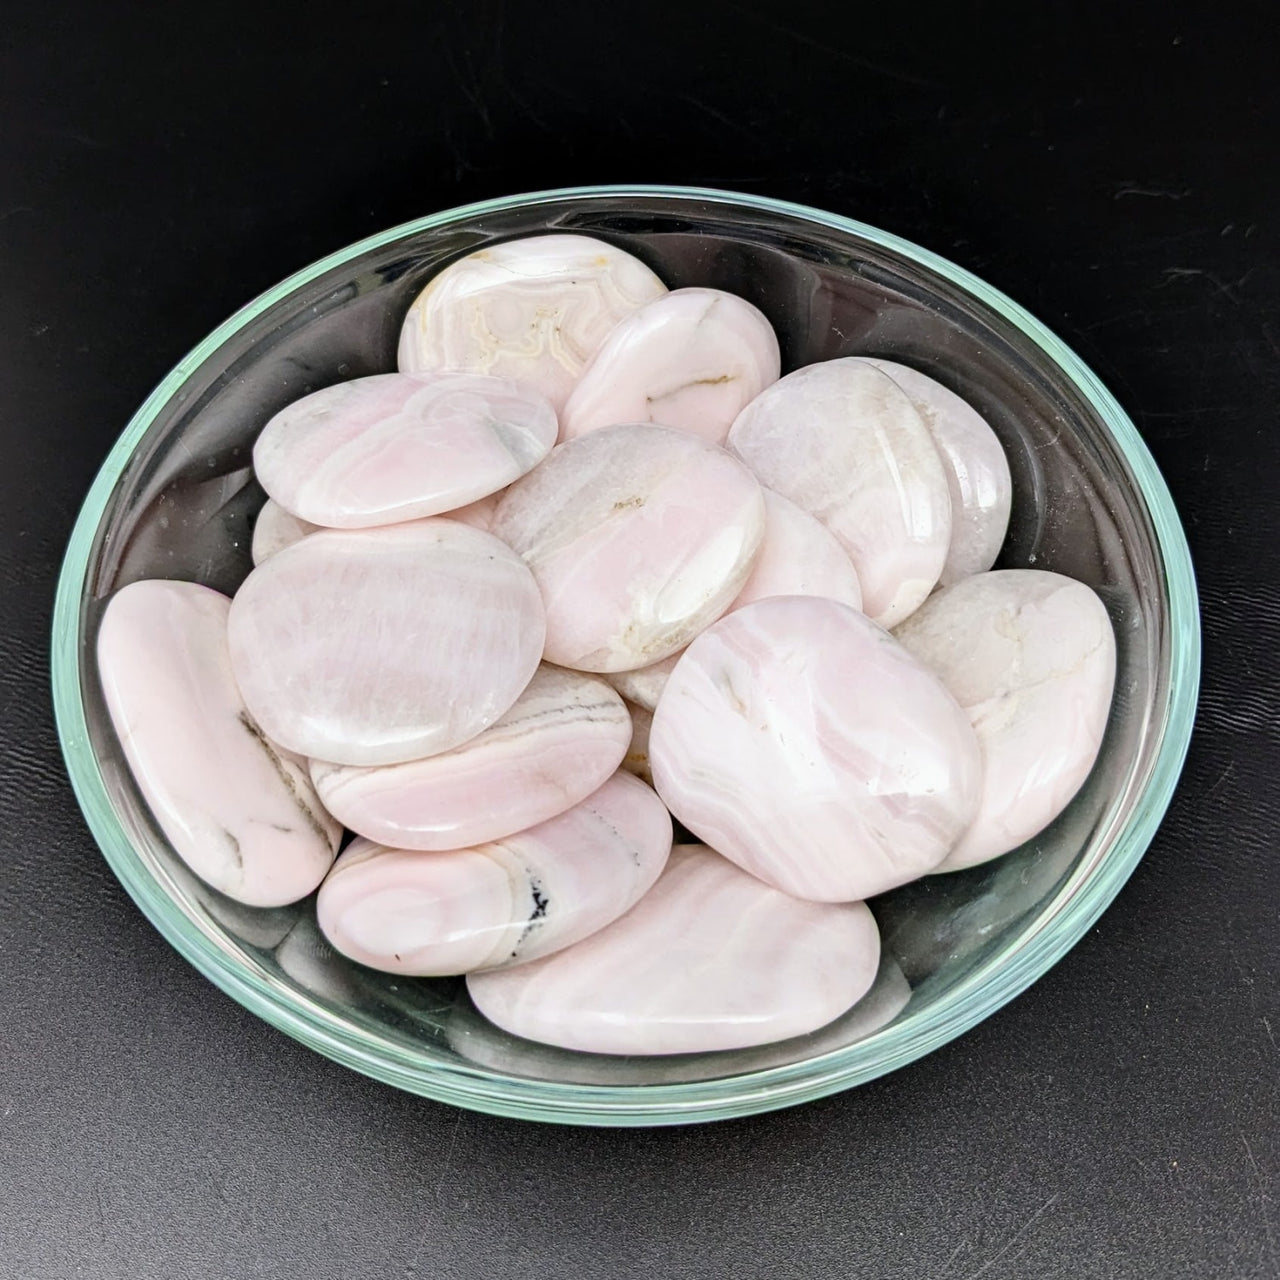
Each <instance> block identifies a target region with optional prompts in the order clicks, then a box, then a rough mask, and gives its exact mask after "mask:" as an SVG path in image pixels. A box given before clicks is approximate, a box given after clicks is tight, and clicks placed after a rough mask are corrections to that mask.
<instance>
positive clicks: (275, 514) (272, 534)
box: [249, 498, 320, 565]
mask: <svg viewBox="0 0 1280 1280" xmlns="http://www.w3.org/2000/svg"><path fill="white" fill-rule="evenodd" d="M319 527H320V526H319V525H315V524H312V523H311V522H310V521H308V520H299V519H298V517H297V516H295V515H294V514H293V513H292V512H291V511H286V510H285V509H284V508H283V507H282V506H281V505H280V504H279V503H278V502H276V501H275V500H274V499H272V498H268V499H267V500H266V502H264V503H263V504H262V510H261V511H259V512H258V518H257V519H256V520H255V521H254V522H253V542H252V543H251V544H250V547H249V554H250V556H252V558H253V563H254V564H255V565H260V564H261V563H262V562H263V561H264V560H269V559H270V558H271V557H272V556H273V555H275V553H276V552H277V551H283V550H284V549H285V547H291V546H293V544H294V543H295V542H301V541H302V539H303V538H305V537H306V536H307V534H309V533H315V531H316V530H317V529H318V528H319Z"/></svg>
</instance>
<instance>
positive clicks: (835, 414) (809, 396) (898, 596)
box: [728, 358, 951, 627]
mask: <svg viewBox="0 0 1280 1280" xmlns="http://www.w3.org/2000/svg"><path fill="white" fill-rule="evenodd" d="M728 447H729V449H730V450H731V451H732V452H733V453H736V454H737V455H738V457H740V458H742V460H743V461H744V462H746V464H747V465H748V466H749V467H750V468H751V470H752V471H753V472H755V474H756V476H757V477H758V479H759V480H760V483H761V484H763V485H766V486H767V487H768V488H770V489H774V490H776V491H777V492H778V493H781V494H782V495H783V497H786V498H790V499H791V500H792V501H793V502H794V503H796V505H797V506H799V507H802V508H803V509H804V510H805V511H807V512H808V513H809V514H810V515H812V516H816V517H817V518H818V519H819V520H820V521H822V523H823V524H824V525H826V526H827V528H828V529H830V530H831V532H832V533H834V534H835V536H836V537H837V538H838V539H839V540H840V542H841V545H842V546H844V548H845V550H846V551H848V553H849V555H850V557H851V559H852V560H853V565H854V568H855V569H856V570H857V572H858V579H859V581H860V583H861V585H862V596H863V607H864V608H865V610H866V613H867V615H868V617H870V618H872V619H873V620H874V621H876V622H879V623H880V624H881V625H882V626H886V627H889V626H893V625H894V624H895V623H896V622H899V621H901V620H902V619H903V618H905V617H906V616H907V615H908V614H909V613H910V612H911V611H912V610H913V609H915V608H916V607H917V606H918V605H919V604H920V603H921V602H922V601H923V600H924V599H925V598H926V597H927V596H928V594H929V592H930V591H931V590H932V589H933V586H934V584H935V583H936V582H937V580H938V575H939V574H940V573H941V572H942V568H943V565H944V564H945V562H946V558H947V549H948V546H949V544H950V539H951V499H950V497H949V495H948V490H947V477H946V472H945V470H944V469H943V465H942V461H941V459H940V458H939V456H938V450H937V448H936V447H935V445H934V443H933V437H932V436H931V435H930V433H929V429H928V428H927V427H926V426H925V424H924V421H923V420H922V419H921V417H920V414H919V413H918V412H917V411H916V409H915V407H914V406H913V405H912V403H911V400H910V399H909V397H908V396H907V394H906V393H905V392H904V391H902V390H901V389H900V388H899V387H898V386H897V384H896V383H895V382H894V381H893V380H892V379H891V378H889V377H888V375H887V374H884V373H881V372H880V370H879V369H875V368H872V367H871V366H870V365H868V364H866V363H865V362H864V361H861V360H857V359H852V358H849V359H841V360H828V361H824V362H823V363H821V364H813V365H808V366H807V367H805V368H803V369H798V370H796V372H795V373H791V374H788V375H787V376H786V377H785V378H783V379H782V380H781V381H779V382H775V383H774V384H773V386H771V387H768V388H766V389H765V391H764V392H763V393H762V394H761V395H759V396H758V397H757V398H756V399H755V400H753V401H752V402H751V404H749V405H748V406H747V407H746V408H745V409H744V410H743V411H742V413H741V414H740V415H739V416H738V419H737V421H736V422H735V423H734V424H733V427H732V429H731V430H730V432H729V439H728Z"/></svg>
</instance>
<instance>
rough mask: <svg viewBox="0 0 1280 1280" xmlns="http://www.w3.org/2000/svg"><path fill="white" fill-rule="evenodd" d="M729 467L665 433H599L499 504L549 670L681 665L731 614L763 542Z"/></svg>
mask: <svg viewBox="0 0 1280 1280" xmlns="http://www.w3.org/2000/svg"><path fill="white" fill-rule="evenodd" d="M764 523H765V508H764V498H763V497H762V495H761V492H760V486H759V485H758V484H757V483H756V481H755V479H754V478H753V477H752V475H751V473H750V472H749V471H748V470H747V469H746V467H744V466H743V465H742V463H740V462H739V461H738V460H737V459H736V458H733V457H731V456H730V455H729V454H728V453H726V452H725V451H724V450H723V449H720V448H718V447H717V446H715V445H712V444H708V443H707V442H706V441H705V440H700V439H699V438H698V437H696V436H693V435H689V434H688V433H687V432H684V431H675V430H672V429H671V428H669V427H656V426H652V425H649V424H644V425H641V424H629V425H621V426H613V427H602V428H601V429H600V430H598V431H592V432H589V433H588V434H587V435H585V436H581V437H579V438H578V439H576V440H570V441H568V442H567V443H566V444H562V445H557V446H556V448H555V449H553V450H552V452H551V454H550V456H549V457H548V458H547V460H546V461H545V462H544V463H543V464H542V465H541V466H539V467H538V468H537V469H536V470H535V471H533V472H531V473H530V474H529V475H527V476H525V477H523V478H522V479H520V480H518V481H516V483H515V484H513V485H512V486H511V487H510V488H509V489H508V490H507V492H506V494H505V495H504V496H503V499H502V501H501V502H500V503H499V504H498V512H497V515H496V517H495V519H494V523H493V532H494V533H495V534H496V535H497V536H498V537H500V538H501V539H502V540H503V541H504V542H506V543H507V544H508V545H510V546H511V547H512V548H513V549H514V550H515V551H516V552H518V553H519V554H520V555H522V556H523V557H524V559H525V561H526V563H527V564H528V565H529V568H530V569H531V570H532V571H533V576H534V578H535V579H536V580H537V583H538V588H539V590H540V591H541V592H542V598H543V601H544V602H545V604H546V609H547V645H546V657H547V660H548V661H549V662H554V663H556V664H557V665H559V666H563V667H573V668H575V669H578V670H582V671H601V672H604V671H624V670H627V669H629V668H632V667H641V666H645V665H647V664H648V663H651V662H656V661H658V660H659V659H660V658H664V657H666V656H667V655H668V654H670V653H674V652H676V651H677V650H678V649H681V648H682V647H683V646H684V645H685V644H687V643H688V642H689V640H690V639H692V638H693V636H695V635H697V633H698V632H699V631H701V630H702V628H703V627H705V626H706V625H707V624H708V623H709V622H711V621H712V620H713V619H714V618H717V617H718V616H719V615H720V614H721V613H723V612H724V610H725V609H726V608H728V606H729V605H730V604H731V603H732V601H733V599H734V597H735V596H736V595H737V594H738V592H739V591H740V590H741V589H742V586H743V584H744V583H745V582H746V580H747V576H748V575H749V574H750V572H751V568H752V565H753V564H754V561H755V557H756V553H757V551H758V550H759V547H760V542H761V539H762V538H763V536H764Z"/></svg>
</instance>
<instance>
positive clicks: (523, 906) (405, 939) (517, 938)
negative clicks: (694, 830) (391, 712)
mask: <svg viewBox="0 0 1280 1280" xmlns="http://www.w3.org/2000/svg"><path fill="white" fill-rule="evenodd" d="M670 851H671V817H670V815H669V814H668V813H667V811H666V809H665V808H663V805H662V802H661V801H660V800H659V799H658V797H657V796H656V795H654V793H653V792H652V791H651V790H650V789H649V788H648V787H646V786H645V785H644V783H642V782H640V781H638V780H637V779H635V778H633V777H632V776H631V775H630V774H627V773H619V774H616V775H615V776H614V777H612V778H611V779H609V781H608V782H606V783H605V784H604V786H602V787H601V788H600V789H599V790H597V791H596V792H595V793H594V794H592V795H591V796H588V797H587V799H585V800H583V801H581V802H580V803H579V804H577V805H575V806H574V807H573V808H571V809H568V810H566V811H565V812H564V813H562V814H559V815H558V816H557V817H554V818H552V819H550V820H549V821H547V822H544V823H541V824H540V825H538V826H535V827H532V828H530V829H529V830H527V831H522V832H520V833H518V834H516V835H512V836H508V837H507V838H506V839H503V840H499V841H493V842H490V843H486V844H481V845H476V846H475V847H472V848H466V849H454V850H451V851H447V852H437V853H425V852H419V851H410V850H404V849H388V848H385V847H383V846H381V845H378V844H375V843H373V842H372V841H369V840H363V839H360V840H356V841H355V843H353V844H352V845H351V846H350V847H349V848H348V849H347V850H346V851H345V852H344V853H343V854H342V856H341V858H339V859H338V862H337V864H336V865H335V866H334V869H333V871H332V872H331V873H330V875H329V877H328V879H327V880H326V881H325V883H324V885H323V887H322V888H321V890H320V896H319V898H318V900H317V903H316V915H317V919H318V920H319V922H320V927H321V929H322V930H323V931H324V934H325V936H326V937H327V938H328V939H329V941H330V942H331V943H332V944H333V945H334V946H335V947H336V948H337V949H338V950H339V951H341V952H342V953H343V955H346V956H349V957H350V958H351V959H353V960H357V961H359V962H360V963H361V964H366V965H370V966H371V967H373V968H375V969H383V970H386V971H387V972H389V973H403V974H414V975H418V976H421V977H427V976H432V975H442V974H455V973H471V972H474V971H475V970H478V969H491V968H498V967H502V966H507V965H519V964H523V963H525V962H526V961H531V960H535V959H537V958H538V957H540V956H546V955H549V954H550V953H551V952H553V951H558V950H559V949H560V948H562V947H567V946H570V945H571V944H573V943H575V942H578V941H579V940H581V939H583V938H585V937H587V936H588V935H589V934H591V933H594V932H595V931H596V930H598V929H601V928H603V927H604V926H606V925H607V924H609V923H610V922H611V921H613V920H616V919H617V918H618V917H619V916H620V915H622V914H623V913H624V912H625V911H627V910H628V909H629V908H630V907H632V906H633V905H634V904H635V903H636V902H637V901H638V900H639V899H640V898H641V896H642V895H643V894H644V893H645V892H646V890H648V889H649V887H650V886H651V885H652V884H653V883H654V881H655V880H656V879H657V878H658V876H659V874H660V873H661V871H662V868H663V866H664V865H665V864H666V861H667V855H668V854H669V853H670Z"/></svg>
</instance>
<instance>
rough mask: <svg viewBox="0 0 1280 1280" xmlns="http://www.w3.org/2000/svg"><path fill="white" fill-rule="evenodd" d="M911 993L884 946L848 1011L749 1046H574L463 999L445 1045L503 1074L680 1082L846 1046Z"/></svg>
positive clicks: (875, 1027)
mask: <svg viewBox="0 0 1280 1280" xmlns="http://www.w3.org/2000/svg"><path fill="white" fill-rule="evenodd" d="M910 999H911V986H910V984H909V983H908V982H907V980H906V978H905V977H904V975H903V973H902V970H901V969H900V968H899V967H898V965H897V964H895V963H894V961H893V960H892V959H890V958H889V957H888V956H886V955H885V954H884V952H883V951H882V952H881V955H880V968H879V970H878V971H877V973H876V976H875V980H874V981H873V982H872V984H871V989H870V990H869V991H868V992H867V993H866V995H864V996H862V997H861V998H860V999H859V1000H858V1003H857V1004H855V1005H854V1006H853V1008H852V1009H850V1010H849V1012H848V1013H845V1014H842V1015H841V1016H840V1017H838V1018H836V1019H835V1021H834V1022H829V1023H827V1024H826V1026H824V1027H820V1028H819V1029H818V1030H817V1031H812V1032H810V1033H809V1034H808V1035H803V1036H790V1037H788V1038H787V1039H785V1040H776V1041H773V1042H772V1043H770V1044H761V1045H754V1046H752V1047H750V1048H746V1049H737V1050H729V1051H728V1052H720V1053H717V1052H715V1051H714V1050H713V1051H711V1052H709V1053H675V1054H666V1055H664V1056H662V1057H657V1058H655V1057H652V1056H650V1057H641V1058H633V1057H619V1056H617V1055H613V1054H588V1053H575V1052H574V1051H573V1050H571V1049H558V1048H556V1047H554V1046H553V1045H548V1044H539V1043H538V1042H537V1041H535V1040H525V1039H523V1038H521V1037H519V1036H513V1035H511V1034H510V1033H509V1032H507V1031H503V1030H502V1029H501V1028H500V1027H496V1026H494V1024H493V1023H491V1022H489V1021H488V1020H486V1019H485V1018H483V1017H482V1016H481V1015H480V1014H479V1013H478V1012H477V1011H476V1010H475V1009H474V1008H472V1007H469V1006H468V1005H466V1004H463V1003H459V1004H457V1005H456V1006H455V1007H454V1009H453V1010H452V1012H451V1013H450V1016H449V1020H448V1023H447V1026H446V1029H447V1033H448V1038H449V1045H450V1047H451V1048H452V1049H453V1050H454V1052H456V1053H457V1054H458V1055H459V1056H461V1057H463V1058H466V1059H467V1061H468V1062H474V1063H476V1064H477V1065H479V1066H482V1067H489V1068H490V1069H492V1070H495V1071H501V1072H503V1073H504V1074H506V1075H516V1076H525V1077H532V1078H533V1079H537V1080H556V1081H560V1082H562V1083H573V1084H597V1085H614V1086H618V1085H652V1084H684V1083H691V1082H693V1081H695V1080H719V1079H724V1078H726V1077H728V1076H735V1075H741V1074H743V1073H744V1072H747V1071H767V1070H768V1069H769V1068H770V1067H781V1066H786V1065H788V1064H789V1063H792V1062H801V1061H804V1060H805V1059H806V1058H814V1057H817V1056H818V1055H819V1054H823V1053H834V1052H836V1051H837V1050H840V1049H847V1048H848V1047H849V1046H850V1045H853V1044H857V1043H858V1041H860V1040H865V1039H866V1038H867V1037H868V1036H871V1035H874V1034H875V1032H877V1031H879V1030H880V1029H881V1028H882V1027H885V1026H887V1025H888V1024H889V1023H891V1022H892V1021H893V1020H894V1019H895V1018H896V1017H897V1016H898V1014H900V1013H901V1012H902V1010H903V1009H905V1008H906V1006H907V1004H908V1002H909V1001H910Z"/></svg>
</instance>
